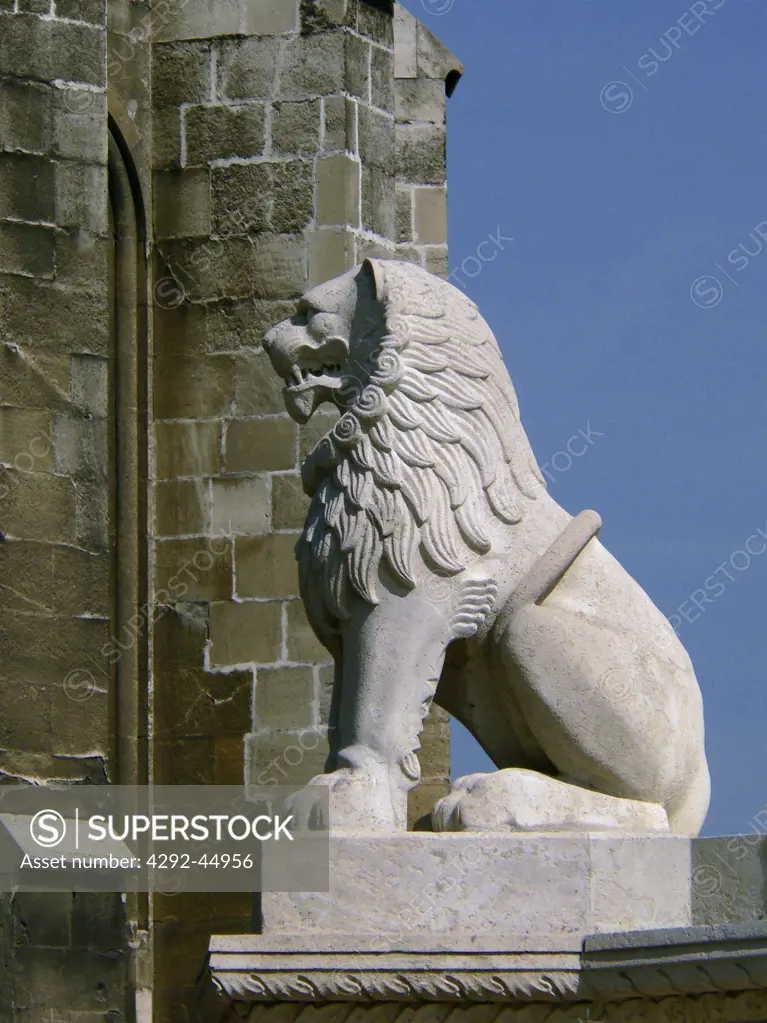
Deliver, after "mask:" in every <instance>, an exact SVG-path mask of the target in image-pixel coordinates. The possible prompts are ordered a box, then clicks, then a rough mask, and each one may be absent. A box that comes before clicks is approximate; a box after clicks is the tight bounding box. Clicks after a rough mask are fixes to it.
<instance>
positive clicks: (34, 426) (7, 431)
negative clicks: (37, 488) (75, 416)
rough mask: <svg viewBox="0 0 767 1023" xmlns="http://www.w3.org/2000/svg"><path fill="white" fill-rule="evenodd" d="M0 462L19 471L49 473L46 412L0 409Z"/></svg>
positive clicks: (49, 431) (50, 458) (49, 434)
mask: <svg viewBox="0 0 767 1023" xmlns="http://www.w3.org/2000/svg"><path fill="white" fill-rule="evenodd" d="M0 462H3V463H4V464H5V465H7V466H12V467H14V468H15V469H17V470H19V471H21V472H51V471H52V469H53V441H52V427H51V415H50V413H49V412H36V411H35V412H33V411H31V410H29V409H19V408H0Z"/></svg>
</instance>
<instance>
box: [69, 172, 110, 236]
mask: <svg viewBox="0 0 767 1023" xmlns="http://www.w3.org/2000/svg"><path fill="white" fill-rule="evenodd" d="M107 196H108V192H107V171H106V166H104V165H103V164H80V163H73V162H71V161H67V160H62V161H60V162H59V163H57V164H56V223H57V224H58V226H59V227H76V228H80V229H83V230H85V231H92V232H93V233H94V234H102V235H103V234H106V232H107V229H108V224H109V216H108V213H107Z"/></svg>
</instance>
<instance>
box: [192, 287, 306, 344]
mask: <svg viewBox="0 0 767 1023" xmlns="http://www.w3.org/2000/svg"><path fill="white" fill-rule="evenodd" d="M294 310H295V302H279V301H276V300H256V299H241V300H239V301H229V300H224V301H221V302H211V303H209V304H208V305H207V306H206V312H207V325H206V339H207V349H208V351H209V352H236V351H239V350H241V349H253V348H258V347H260V345H261V342H262V341H263V339H264V334H265V333H266V331H267V330H269V328H270V327H272V326H274V324H275V323H279V322H280V321H281V320H284V319H286V318H287V317H288V316H292V315H293V312H294Z"/></svg>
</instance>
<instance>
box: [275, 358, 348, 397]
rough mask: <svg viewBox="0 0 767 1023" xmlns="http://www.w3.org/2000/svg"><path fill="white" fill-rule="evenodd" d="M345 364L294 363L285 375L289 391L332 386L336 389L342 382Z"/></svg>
mask: <svg viewBox="0 0 767 1023" xmlns="http://www.w3.org/2000/svg"><path fill="white" fill-rule="evenodd" d="M342 374H343V366H341V365H340V364H333V365H329V364H323V365H322V366H299V365H298V364H296V365H294V366H293V368H292V369H291V371H290V372H289V373H288V375H287V377H285V378H284V379H285V387H286V389H287V390H288V391H291V392H296V391H303V390H306V389H307V388H309V387H317V386H322V387H331V388H333V389H335V388H336V387H337V386H338V385H339V384H340V383H341V377H342Z"/></svg>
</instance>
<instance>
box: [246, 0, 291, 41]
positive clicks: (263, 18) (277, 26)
mask: <svg viewBox="0 0 767 1023" xmlns="http://www.w3.org/2000/svg"><path fill="white" fill-rule="evenodd" d="M245 31H246V32H247V33H248V35H254V36H258V35H264V36H267V35H279V34H281V33H283V32H296V31H298V4H296V3H295V2H294V0H260V2H259V3H257V4H253V3H249V4H246V5H245Z"/></svg>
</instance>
